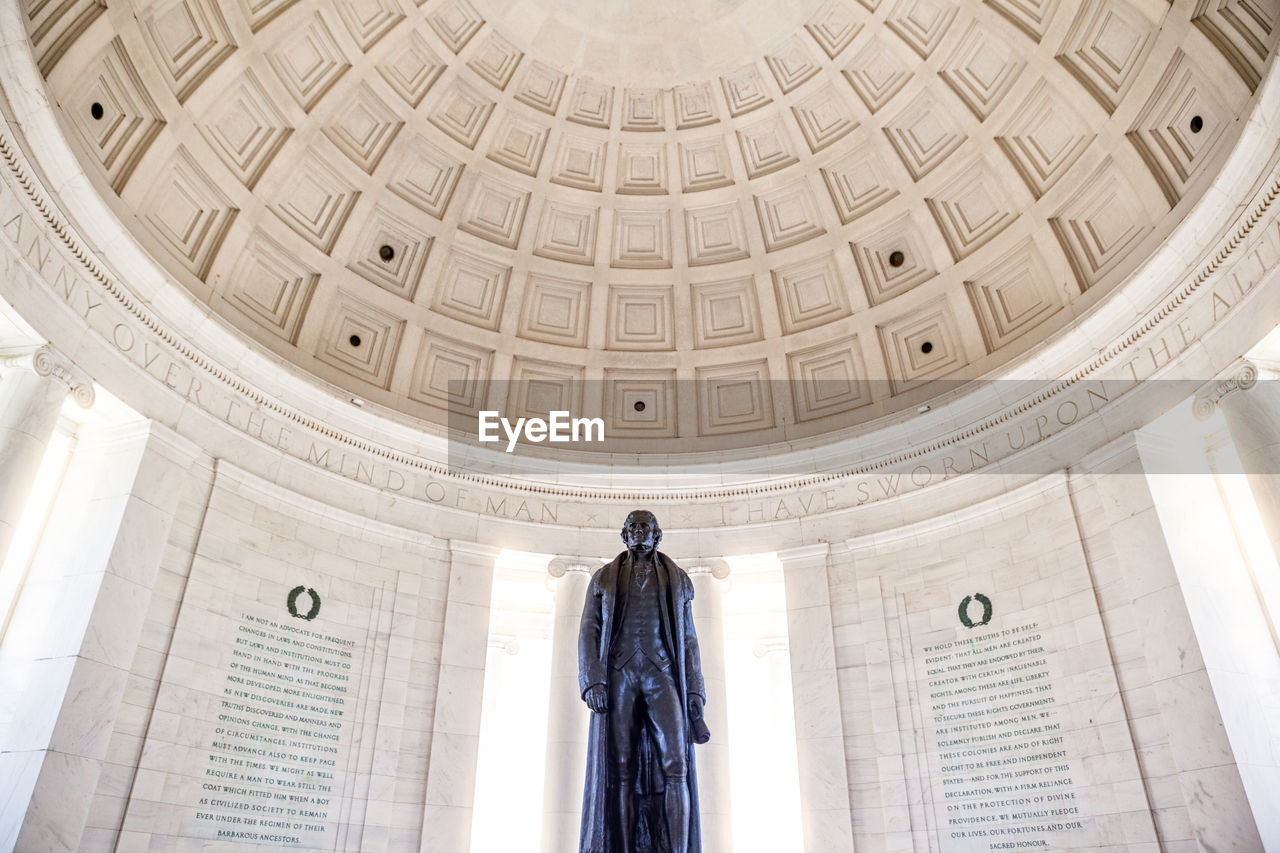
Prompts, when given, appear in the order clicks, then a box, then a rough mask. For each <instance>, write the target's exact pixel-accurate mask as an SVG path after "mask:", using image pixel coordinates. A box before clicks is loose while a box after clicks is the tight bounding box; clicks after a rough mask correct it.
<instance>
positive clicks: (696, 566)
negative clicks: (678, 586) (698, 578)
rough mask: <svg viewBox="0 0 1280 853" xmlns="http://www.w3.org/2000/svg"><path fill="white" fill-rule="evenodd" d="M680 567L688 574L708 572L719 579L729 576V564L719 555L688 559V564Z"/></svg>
mask: <svg viewBox="0 0 1280 853" xmlns="http://www.w3.org/2000/svg"><path fill="white" fill-rule="evenodd" d="M682 568H684V570H685V571H686V572H688V573H689V574H690V575H701V574H708V575H711V576H712V577H713V578H715V579H716V580H721V581H722V580H724V579H725V578H727V577H729V564H728V563H727V562H725V561H724V560H722V559H720V558H719V557H711V558H698V559H696V560H690V561H689V565H687V566H683V567H682Z"/></svg>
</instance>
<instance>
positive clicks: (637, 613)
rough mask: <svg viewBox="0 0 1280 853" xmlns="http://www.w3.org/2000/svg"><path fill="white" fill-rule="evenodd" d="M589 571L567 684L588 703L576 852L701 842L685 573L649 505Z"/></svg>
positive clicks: (695, 661) (668, 850) (686, 852)
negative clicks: (574, 670) (622, 546)
mask: <svg viewBox="0 0 1280 853" xmlns="http://www.w3.org/2000/svg"><path fill="white" fill-rule="evenodd" d="M622 541H623V542H625V543H626V546H627V550H625V551H623V552H622V553H621V554H619V555H618V556H617V557H616V558H614V560H613V561H612V562H611V563H609V564H608V565H606V566H604V567H603V568H601V569H600V570H599V571H597V572H596V573H595V576H594V577H592V578H591V585H590V587H589V588H588V590H587V601H586V604H585V606H584V607H583V610H582V626H581V629H580V631H579V633H578V686H579V688H580V689H581V691H582V698H583V701H585V702H586V703H587V707H589V708H590V709H591V711H592V714H591V728H590V734H589V736H588V745H587V780H586V787H585V790H584V794H583V803H582V835H581V840H580V843H579V851H580V853H701V850H702V839H701V833H700V830H699V826H698V784H697V780H696V777H695V774H694V765H693V744H694V743H695V742H697V743H705V742H706V741H707V739H708V738H709V734H708V733H707V730H706V724H705V723H703V720H702V708H703V703H704V702H705V701H706V690H705V688H704V687H703V682H702V666H701V663H700V661H699V658H698V638H697V635H696V634H695V633H694V626H693V611H692V607H691V605H690V602H691V601H692V600H693V582H692V581H691V580H689V576H688V575H687V574H685V572H684V570H683V569H681V568H680V567H679V566H677V565H676V564H675V563H674V562H673V561H672V560H671V558H670V557H668V556H667V555H666V554H663V553H661V552H659V551H658V543H659V542H660V541H662V530H661V528H659V527H658V519H657V518H655V517H654V515H653V513H651V512H647V511H645V510H636V511H635V512H633V513H631V514H630V515H628V516H627V520H626V523H625V524H624V525H623V527H622Z"/></svg>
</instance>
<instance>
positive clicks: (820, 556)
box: [778, 542, 831, 566]
mask: <svg viewBox="0 0 1280 853" xmlns="http://www.w3.org/2000/svg"><path fill="white" fill-rule="evenodd" d="M830 553H831V546H830V545H829V544H828V543H826V542H818V543H817V544H814V545H801V546H799V547H798V548H784V549H783V550H781V551H779V552H778V560H779V561H781V562H782V564H783V565H784V566H785V565H786V564H787V563H803V562H806V561H809V562H812V561H817V560H826V559H827V555H828V554H830Z"/></svg>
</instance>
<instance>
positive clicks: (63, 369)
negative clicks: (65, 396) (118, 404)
mask: <svg viewBox="0 0 1280 853" xmlns="http://www.w3.org/2000/svg"><path fill="white" fill-rule="evenodd" d="M0 362H2V363H3V364H4V365H5V366H6V367H23V368H26V369H27V370H30V371H32V372H33V373H35V374H36V375H37V376H44V377H47V378H50V379H56V380H58V381H59V382H61V383H62V384H63V385H65V386H67V390H68V391H69V392H71V397H72V399H74V400H75V401H76V403H77V404H78V405H79V406H80V408H82V409H87V408H89V407H90V406H92V405H93V400H94V396H95V393H94V390H93V378H92V377H90V376H89V374H87V373H85V372H84V371H83V370H81V369H80V368H79V367H77V366H76V364H75V362H73V361H72V360H71V359H69V358H67V357H66V356H65V355H63V354H62V352H61V351H59V350H57V349H55V348H54V347H53V346H51V345H50V344H45V345H43V346H40V347H35V348H34V349H30V350H26V351H18V352H14V351H8V352H5V353H4V355H3V356H0Z"/></svg>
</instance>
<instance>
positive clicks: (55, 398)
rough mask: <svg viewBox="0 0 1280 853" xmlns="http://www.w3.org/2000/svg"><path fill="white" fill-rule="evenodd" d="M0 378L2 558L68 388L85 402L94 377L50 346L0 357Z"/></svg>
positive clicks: (88, 401) (90, 394)
mask: <svg viewBox="0 0 1280 853" xmlns="http://www.w3.org/2000/svg"><path fill="white" fill-rule="evenodd" d="M3 365H4V367H5V368H6V369H5V371H4V378H3V380H2V381H0V561H3V559H4V556H5V555H6V554H7V553H8V552H9V545H10V543H11V542H12V541H13V535H14V532H15V531H16V530H17V526H18V521H19V520H20V519H21V518H22V511H23V509H25V508H26V505H27V496H28V495H29V494H30V492H31V486H32V485H33V484H34V483H35V479H36V473H37V472H38V471H39V470H40V462H41V460H42V459H44V452H45V448H47V447H48V445H49V439H50V438H51V437H52V436H53V430H54V427H56V426H57V424H58V412H59V411H60V410H61V409H62V401H63V400H65V399H66V397H67V393H68V392H71V393H72V394H74V396H75V400H76V402H78V403H79V404H80V405H81V406H84V407H85V408H88V407H89V406H91V405H93V395H94V392H93V382H92V380H90V379H89V377H88V376H87V375H86V374H85V373H84V372H83V371H81V370H80V369H79V368H77V367H76V366H75V365H73V364H72V363H71V362H70V361H68V360H67V359H66V358H65V357H64V356H63V355H62V354H61V353H59V352H58V351H57V350H55V349H53V348H52V347H50V346H43V347H40V348H39V349H37V350H35V351H33V352H30V353H26V354H24V355H21V356H9V357H7V358H5V359H3Z"/></svg>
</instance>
